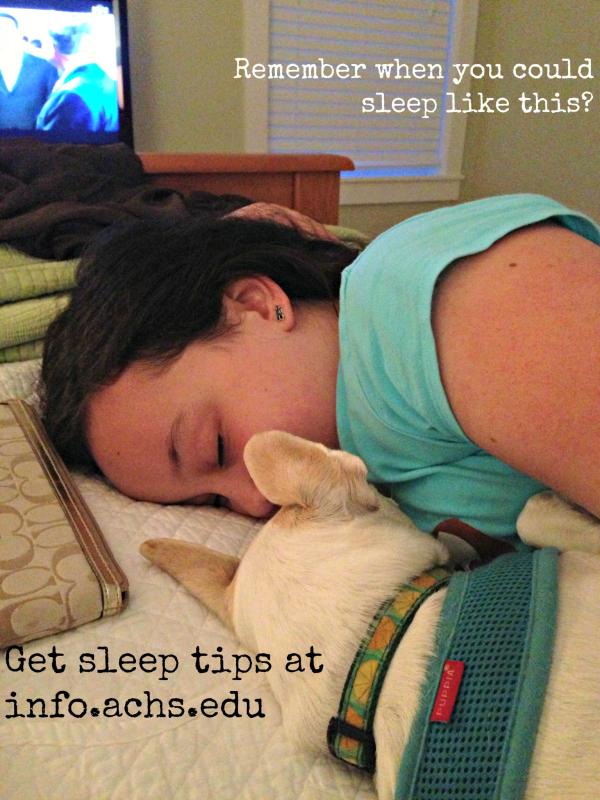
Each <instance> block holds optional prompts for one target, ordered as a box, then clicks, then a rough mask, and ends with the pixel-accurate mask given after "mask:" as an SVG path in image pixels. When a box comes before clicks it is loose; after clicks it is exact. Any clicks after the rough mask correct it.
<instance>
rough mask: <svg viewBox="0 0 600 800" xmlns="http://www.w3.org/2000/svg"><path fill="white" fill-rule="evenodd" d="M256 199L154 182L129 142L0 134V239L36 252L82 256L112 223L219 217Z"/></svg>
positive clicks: (58, 256)
mask: <svg viewBox="0 0 600 800" xmlns="http://www.w3.org/2000/svg"><path fill="white" fill-rule="evenodd" d="M251 202H252V201H251V200H249V199H247V198H244V197H239V196H237V195H225V196H217V195H213V194H210V193H208V192H193V193H192V194H190V195H189V196H188V197H184V196H183V195H181V194H180V193H179V192H177V191H175V190H171V189H157V188H154V187H152V186H151V185H149V177H148V176H147V175H146V174H145V173H144V168H143V165H142V162H141V160H140V159H139V158H138V156H137V155H136V154H135V153H134V152H133V151H132V150H131V149H130V148H128V147H127V146H126V145H124V144H115V145H73V144H47V143H45V142H39V141H37V140H35V139H5V140H0V242H7V243H9V244H11V245H12V246H13V247H16V248H18V249H19V250H22V251H23V252H25V253H28V254H29V255H32V256H38V257H40V258H50V259H59V260H62V259H67V258H77V257H78V256H80V255H81V253H82V251H83V250H84V248H85V246H86V245H87V244H88V243H89V242H90V241H91V239H92V238H93V237H94V236H95V235H96V234H97V233H98V232H99V231H101V230H103V229H104V228H106V227H107V226H108V225H112V224H113V223H115V222H123V221H127V220H133V219H148V218H152V217H170V218H173V219H174V220H176V219H181V218H182V217H187V216H190V215H193V216H202V215H205V216H210V217H220V216H223V215H224V214H227V213H229V212H230V211H234V210H235V209H236V208H241V207H243V206H245V205H248V204H249V203H251Z"/></svg>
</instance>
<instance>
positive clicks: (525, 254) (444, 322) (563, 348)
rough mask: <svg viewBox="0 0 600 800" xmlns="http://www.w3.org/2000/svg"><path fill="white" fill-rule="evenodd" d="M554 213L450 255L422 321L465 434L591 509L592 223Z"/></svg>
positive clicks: (595, 497) (598, 270) (595, 468)
mask: <svg viewBox="0 0 600 800" xmlns="http://www.w3.org/2000/svg"><path fill="white" fill-rule="evenodd" d="M554 219H555V220H558V221H559V222H560V224H556V222H550V223H542V224H533V225H528V226H527V227H524V226H521V227H520V228H519V230H515V231H514V232H512V233H510V234H509V235H506V236H504V237H503V238H502V239H500V240H498V241H497V242H496V243H495V244H494V245H493V246H491V247H490V248H488V249H487V250H485V251H483V252H479V253H475V254H471V255H468V256H466V257H464V258H462V259H460V260H458V261H456V262H454V263H453V264H452V267H451V268H450V269H448V270H447V271H446V272H445V274H444V275H443V276H442V278H441V280H440V281H439V283H438V285H437V288H436V291H435V295H434V302H433V308H432V324H433V331H434V336H435V343H436V349H437V354H438V361H439V366H440V372H441V378H442V383H443V386H444V389H445V392H446V395H447V398H448V400H449V403H450V406H451V408H452V411H453V413H454V415H455V417H456V419H457V420H458V423H459V424H460V426H461V428H462V430H463V431H464V432H465V433H466V435H467V436H468V437H469V438H470V439H471V440H472V441H473V442H475V443H476V444H477V445H479V446H480V447H481V448H482V449H484V450H486V451H487V452H489V453H491V454H492V455H495V456H496V457H497V458H499V459H500V460H502V461H504V462H506V463H508V464H510V465H511V466H513V467H514V468H515V469H517V470H519V471H521V472H524V473H526V474H527V475H529V476H531V477H534V478H536V479H537V480H539V481H541V482H542V483H544V484H545V485H547V486H550V487H552V488H554V489H556V490H558V491H562V492H564V493H565V494H568V495H569V496H570V497H571V498H572V499H574V500H575V501H576V502H579V503H580V504H581V505H583V506H584V507H586V508H588V509H589V510H591V511H594V512H595V513H598V511H600V494H599V493H598V488H597V486H598V485H600V484H599V483H598V479H599V478H600V474H599V469H600V467H599V464H598V453H599V452H600V438H599V437H600V410H599V407H598V402H597V397H598V385H599V381H600V344H599V343H600V322H599V316H598V297H600V249H599V247H598V244H597V242H598V241H599V238H598V228H597V227H595V226H594V225H593V223H591V221H590V222H589V225H590V226H591V227H590V228H589V230H588V233H589V239H591V240H588V237H584V236H581V235H579V233H578V232H576V230H574V229H573V227H571V229H569V227H567V226H566V225H565V222H564V219H565V218H564V217H561V216H558V217H555V218H554ZM577 219H578V220H579V221H582V220H583V221H585V218H584V217H577ZM586 224H587V223H586ZM575 227H577V226H575ZM594 486H595V487H596V488H593V487H594Z"/></svg>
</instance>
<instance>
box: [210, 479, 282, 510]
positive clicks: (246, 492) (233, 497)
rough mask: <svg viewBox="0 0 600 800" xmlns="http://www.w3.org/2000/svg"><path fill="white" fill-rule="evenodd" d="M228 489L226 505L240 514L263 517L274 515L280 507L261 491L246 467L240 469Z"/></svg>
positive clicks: (225, 494)
mask: <svg viewBox="0 0 600 800" xmlns="http://www.w3.org/2000/svg"><path fill="white" fill-rule="evenodd" d="M232 477H233V476H232ZM228 483H229V482H228ZM227 489H228V491H226V492H225V493H224V496H225V500H226V502H225V506H226V508H229V509H231V511H235V512H236V513H238V514H244V515H245V516H248V517H256V518H257V519H263V518H265V517H272V516H273V514H274V513H275V512H276V511H277V509H278V508H279V506H276V505H275V504H274V503H271V502H269V500H267V498H266V497H265V496H264V495H262V494H261V493H260V492H259V490H258V489H257V488H256V485H255V483H254V481H253V480H252V478H251V477H250V474H249V473H248V471H247V470H246V469H245V467H244V468H243V469H242V470H240V471H239V473H238V475H237V476H235V480H232V482H231V484H230V485H229V486H228V487H227Z"/></svg>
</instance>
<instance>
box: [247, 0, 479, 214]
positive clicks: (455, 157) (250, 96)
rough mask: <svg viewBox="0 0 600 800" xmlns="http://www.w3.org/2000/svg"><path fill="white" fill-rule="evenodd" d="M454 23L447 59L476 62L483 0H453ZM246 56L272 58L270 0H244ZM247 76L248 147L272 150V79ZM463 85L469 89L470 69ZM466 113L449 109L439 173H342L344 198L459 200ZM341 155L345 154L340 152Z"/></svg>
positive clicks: (359, 201) (350, 201)
mask: <svg viewBox="0 0 600 800" xmlns="http://www.w3.org/2000/svg"><path fill="white" fill-rule="evenodd" d="M452 6H453V14H454V19H455V24H454V28H453V36H452V41H451V44H450V53H449V56H448V64H455V63H460V64H465V63H467V64H472V63H473V57H474V54H475V37H476V30H477V16H478V11H479V0H452ZM242 8H243V43H244V53H243V56H244V58H247V59H248V61H249V62H250V64H254V63H261V64H266V63H268V60H269V12H270V3H269V2H267V0H242ZM243 81H244V149H245V152H247V153H267V152H268V115H269V82H268V80H266V79H262V80H260V79H252V78H251V79H243ZM461 91H463V92H467V91H469V81H468V79H467V74H465V77H464V79H463V81H462V82H461ZM466 126H467V115H466V114H464V113H461V114H458V113H454V114H447V115H446V117H445V119H444V125H443V129H442V137H441V142H440V150H441V161H442V170H441V173H440V174H439V175H423V176H410V177H405V176H398V177H382V178H379V177H377V178H369V177H356V176H352V173H348V174H347V175H342V181H341V190H340V204H341V205H368V204H380V203H412V202H432V201H442V202H443V201H453V200H457V199H458V197H459V192H460V184H461V181H462V180H463V178H464V175H463V173H462V162H463V153H464V144H465V136H466ZM342 155H343V154H342Z"/></svg>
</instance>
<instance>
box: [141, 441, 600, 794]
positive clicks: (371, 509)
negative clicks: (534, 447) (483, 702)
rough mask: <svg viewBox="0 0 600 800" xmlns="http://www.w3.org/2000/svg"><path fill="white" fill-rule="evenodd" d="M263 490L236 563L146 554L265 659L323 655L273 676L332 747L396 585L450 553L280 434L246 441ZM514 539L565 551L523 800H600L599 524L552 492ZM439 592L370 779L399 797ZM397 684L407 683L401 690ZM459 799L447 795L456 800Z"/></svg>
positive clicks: (393, 668)
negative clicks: (259, 520)
mask: <svg viewBox="0 0 600 800" xmlns="http://www.w3.org/2000/svg"><path fill="white" fill-rule="evenodd" d="M244 455H245V460H246V464H247V466H248V469H249V471H250V474H251V476H252V478H253V480H254V481H255V483H256V485H257V486H258V488H259V489H260V491H261V492H262V493H263V494H264V495H265V496H266V497H267V498H268V499H269V500H270V501H271V502H273V503H275V504H277V505H279V506H281V510H280V511H279V512H278V513H277V514H276V515H275V516H274V517H273V518H272V519H271V520H270V521H269V522H268V523H267V524H266V525H265V526H264V528H262V530H261V531H260V532H259V533H258V535H257V536H256V538H255V539H254V541H253V542H252V543H251V545H250V547H249V548H248V550H247V552H246V554H245V555H244V557H243V559H242V560H241V562H239V561H238V560H237V559H235V558H231V557H229V556H223V555H221V554H218V553H216V552H214V551H211V550H209V549H207V548H204V547H201V546H199V545H194V544H190V543H186V542H178V541H173V540H168V539H154V540H150V541H147V542H145V543H144V544H143V545H142V547H141V552H142V554H143V555H144V556H145V557H146V558H148V559H149V560H150V561H152V562H154V563H155V564H157V565H158V566H159V567H161V568H162V569H164V570H166V571H167V572H169V573H171V574H172V575H173V576H174V577H175V578H177V579H178V580H179V581H180V582H181V583H183V584H184V586H186V587H187V589H188V590H189V591H190V592H191V593H192V594H194V595H195V596H196V597H198V598H199V599H200V600H202V602H203V603H205V604H206V605H207V606H208V607H209V608H210V609H211V610H212V611H214V612H215V613H216V614H218V615H219V617H220V618H221V619H222V620H223V622H225V624H226V625H228V626H229V627H231V628H232V629H233V630H234V632H235V634H236V635H237V636H238V638H239V639H240V640H241V641H242V642H243V643H244V645H246V646H247V647H249V648H250V649H252V650H254V651H256V652H266V653H270V654H272V657H273V663H275V664H281V663H285V658H286V654H288V653H290V652H298V653H306V652H308V651H309V650H310V649H311V647H312V648H314V651H313V652H315V653H319V654H320V659H319V664H322V665H323V666H324V669H323V671H322V672H313V671H311V670H309V669H306V670H305V671H304V672H302V673H294V674H289V673H287V672H286V671H285V670H276V669H273V670H271V671H270V672H269V673H268V677H269V682H270V685H271V687H272V690H273V692H274V695H275V697H276V699H277V700H278V702H279V703H280V705H281V708H282V714H283V721H284V725H285V729H286V733H287V735H288V737H289V738H290V740H292V741H295V742H298V743H299V744H300V745H302V746H304V747H308V748H311V749H315V748H316V749H317V750H320V751H326V750H327V745H326V731H327V727H328V724H329V722H330V719H331V718H332V717H335V715H336V713H337V712H338V707H339V704H340V696H341V693H342V691H343V688H344V684H345V681H346V677H347V674H348V670H349V669H350V667H351V665H352V662H353V659H354V657H355V653H356V650H357V647H358V646H359V644H360V642H361V641H362V639H363V638H364V636H365V632H366V630H367V627H368V625H369V623H370V622H371V620H372V618H373V615H374V614H375V612H376V611H377V609H378V608H379V606H380V605H381V604H382V602H383V601H384V600H385V599H386V598H388V597H390V596H393V595H394V594H395V592H396V590H397V587H398V586H399V584H403V583H407V582H408V581H410V580H411V579H412V578H414V577H415V576H417V575H419V574H420V573H422V572H423V571H424V570H427V569H430V568H432V567H435V566H436V565H443V564H445V563H446V562H447V561H448V558H449V556H448V551H447V549H446V547H445V546H444V545H443V544H441V543H440V542H439V541H438V540H436V539H435V538H433V537H432V536H431V535H429V534H425V533H423V532H421V531H420V530H418V529H417V528H416V527H415V525H414V524H413V523H412V522H411V521H410V520H409V519H408V518H407V517H406V516H405V515H404V514H403V513H402V512H401V511H400V510H399V509H398V508H397V506H396V505H395V504H394V503H393V502H392V501H390V500H388V499H386V498H384V497H382V496H381V495H380V494H379V493H378V492H377V491H376V490H375V488H374V487H372V486H370V485H369V484H368V483H367V481H366V469H365V466H364V464H363V463H362V461H360V459H358V458H356V457H354V456H351V455H349V454H347V453H343V452H339V451H330V450H327V449H326V448H325V447H323V446H322V445H316V444H313V443H309V442H306V441H304V440H301V439H298V438H296V437H293V436H291V435H289V434H285V433H280V432H275V431H271V432H269V433H263V434H258V435H257V436H255V437H253V438H252V439H251V440H250V442H249V443H248V445H247V447H246V451H245V454H244ZM519 533H520V535H521V537H522V538H523V539H524V540H525V541H527V542H528V543H532V544H534V545H536V546H545V545H553V546H556V547H558V548H559V549H560V550H561V551H564V550H567V549H568V550H572V549H579V550H587V551H588V552H567V553H563V554H562V555H560V556H559V599H558V618H557V627H556V635H555V647H554V656H553V659H552V664H551V668H550V676H549V681H548V686H547V691H546V695H545V699H544V701H543V708H542V712H541V719H540V723H539V727H538V732H537V738H536V741H535V746H534V750H533V756H532V760H531V766H530V770H529V776H528V780H527V787H526V792H525V797H526V798H536V800H553V799H554V798H556V799H557V800H558V798H560V800H566V799H567V798H568V799H569V800H574V798H588V799H589V800H592V798H593V799H594V800H596V798H598V797H600V769H599V766H598V765H599V763H600V643H599V637H600V558H599V557H598V554H599V553H600V525H599V524H598V521H597V520H595V519H593V518H588V517H587V516H586V515H582V514H580V513H579V512H577V511H574V510H573V509H572V508H570V507H569V506H568V505H567V504H565V503H564V502H563V501H561V500H559V499H557V498H556V497H555V496H554V495H552V494H550V493H546V494H543V495H538V496H536V497H535V498H533V499H532V500H531V501H530V502H529V503H528V505H527V507H526V509H525V511H524V512H523V514H522V515H521V518H520V520H519ZM446 592H447V589H444V588H442V589H441V590H440V591H437V592H436V593H435V594H433V595H432V596H431V597H429V598H428V599H427V600H426V601H425V602H424V603H423V604H422V605H421V606H420V608H419V610H418V611H417V612H416V614H415V616H414V620H413V622H412V624H410V626H409V627H408V630H407V631H406V633H405V635H404V636H403V638H402V639H401V641H400V644H399V646H398V648H397V650H396V652H395V655H394V656H393V660H392V661H391V665H390V666H389V669H388V672H387V677H386V679H385V682H384V684H383V688H382V690H381V694H380V696H379V701H378V705H377V712H376V716H375V723H374V737H375V742H376V748H377V749H376V772H375V782H376V789H377V792H378V795H379V797H380V799H381V800H390V799H391V798H393V797H394V790H395V784H396V778H397V774H398V767H399V764H400V761H401V759H402V756H403V752H404V750H405V747H406V745H407V741H408V739H409V734H410V731H411V725H412V723H413V720H414V719H415V715H416V714H417V709H418V706H419V699H420V694H421V691H422V687H423V684H424V680H425V674H426V671H427V668H428V663H429V662H430V659H431V657H432V654H433V652H434V649H435V637H436V630H437V627H438V623H439V619H440V612H441V609H442V605H443V603H444V598H445V595H446ZM399 687H400V688H399ZM449 800H450V798H449Z"/></svg>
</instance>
